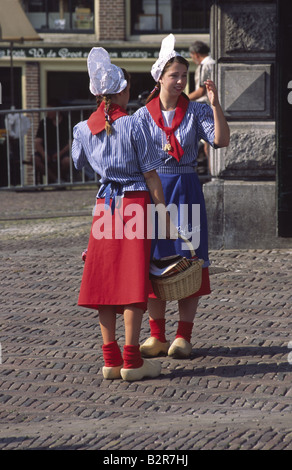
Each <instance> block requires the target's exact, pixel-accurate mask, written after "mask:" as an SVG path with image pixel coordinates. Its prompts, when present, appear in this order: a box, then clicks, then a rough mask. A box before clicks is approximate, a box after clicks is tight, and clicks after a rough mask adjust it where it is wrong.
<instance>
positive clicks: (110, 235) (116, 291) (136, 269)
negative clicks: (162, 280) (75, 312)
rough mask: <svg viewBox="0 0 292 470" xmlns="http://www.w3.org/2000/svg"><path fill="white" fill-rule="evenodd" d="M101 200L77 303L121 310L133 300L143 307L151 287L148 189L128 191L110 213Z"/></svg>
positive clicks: (93, 224) (94, 219)
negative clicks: (108, 306)
mask: <svg viewBox="0 0 292 470" xmlns="http://www.w3.org/2000/svg"><path fill="white" fill-rule="evenodd" d="M104 203H105V200H104V199H97V203H96V207H95V214H94V217H93V221H92V227H91V233H90V237H89V243H88V247H87V255H86V261H85V263H84V271H83V276H82V281H81V287H80V293H79V299H78V305H80V306H82V307H87V308H93V309H98V308H99V306H102V305H113V306H116V311H117V313H122V312H123V307H124V306H125V305H130V304H133V305H134V306H136V307H139V308H142V309H143V310H144V311H145V310H146V309H147V299H148V293H149V289H150V280H149V266H150V252H151V239H150V238H148V237H147V204H150V203H151V201H150V196H149V193H148V191H132V192H131V191H128V192H127V193H125V195H124V197H123V198H120V200H119V203H121V206H120V207H118V205H117V206H116V208H115V210H114V213H113V214H112V213H111V210H110V209H108V210H105V206H104ZM110 204H112V199H111V200H110ZM132 204H134V205H135V206H132Z"/></svg>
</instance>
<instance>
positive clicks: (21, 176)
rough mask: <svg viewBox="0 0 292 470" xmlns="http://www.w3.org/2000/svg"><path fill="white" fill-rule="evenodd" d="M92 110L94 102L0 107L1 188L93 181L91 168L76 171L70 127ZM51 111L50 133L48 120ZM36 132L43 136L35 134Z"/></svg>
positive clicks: (71, 129) (71, 128) (86, 183)
mask: <svg viewBox="0 0 292 470" xmlns="http://www.w3.org/2000/svg"><path fill="white" fill-rule="evenodd" d="M94 109H96V105H88V106H66V107H58V108H53V107H48V108H35V109H21V110H16V109H11V110H1V111H0V189H25V188H31V189H34V188H43V187H49V186H52V187H58V186H64V185H65V186H68V185H88V184H96V183H97V182H98V175H96V173H94V171H93V170H92V169H91V167H90V166H89V165H88V167H85V168H83V170H82V171H77V170H76V169H75V167H74V164H73V161H72V158H71V147H72V132H73V127H74V125H75V124H76V123H77V122H79V121H82V120H85V119H87V118H88V117H89V115H90V114H91V113H92V111H93V110H94ZM52 112H54V113H55V126H54V127H53V129H54V131H55V132H53V134H52V124H51V123H50V122H49V113H52ZM39 132H40V135H41V136H42V138H40V137H38V135H39ZM64 133H65V135H66V137H64ZM37 137H38V138H37ZM64 139H66V141H67V151H65V153H64V148H62V146H63V145H64ZM41 142H42V147H43V149H42V151H41V152H40V148H39V146H40V143H41ZM52 149H53V153H54V155H52ZM65 150H66V149H65ZM65 160H66V165H63V163H64V161H65Z"/></svg>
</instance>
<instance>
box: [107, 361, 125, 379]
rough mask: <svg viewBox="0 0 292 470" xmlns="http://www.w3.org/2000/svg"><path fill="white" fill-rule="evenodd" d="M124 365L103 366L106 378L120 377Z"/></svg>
mask: <svg viewBox="0 0 292 470" xmlns="http://www.w3.org/2000/svg"><path fill="white" fill-rule="evenodd" d="M122 367H123V364H121V365H120V366H115V367H106V366H103V368H102V374H103V378H104V379H106V380H115V379H120V378H121V368H122Z"/></svg>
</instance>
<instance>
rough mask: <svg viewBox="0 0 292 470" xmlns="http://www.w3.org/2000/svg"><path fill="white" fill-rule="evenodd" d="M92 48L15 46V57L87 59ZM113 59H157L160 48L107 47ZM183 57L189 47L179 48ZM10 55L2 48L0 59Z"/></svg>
mask: <svg viewBox="0 0 292 470" xmlns="http://www.w3.org/2000/svg"><path fill="white" fill-rule="evenodd" d="M90 49H91V48H76V47H35V46H34V47H19V48H17V47H15V48H14V50H13V58H15V59H19V58H23V59H26V58H29V59H86V58H87V56H88V54H89V51H90ZM107 51H108V53H109V55H110V57H111V58H112V59H157V57H158V54H159V50H158V49H157V50H155V49H154V48H153V49H152V48H139V49H138V48H135V49H132V48H107ZM177 52H178V53H179V54H180V55H182V56H183V57H186V58H187V57H189V56H190V55H189V51H188V49H187V48H181V49H178V50H177ZM9 57H10V48H9V47H6V48H5V47H2V48H0V59H3V58H9Z"/></svg>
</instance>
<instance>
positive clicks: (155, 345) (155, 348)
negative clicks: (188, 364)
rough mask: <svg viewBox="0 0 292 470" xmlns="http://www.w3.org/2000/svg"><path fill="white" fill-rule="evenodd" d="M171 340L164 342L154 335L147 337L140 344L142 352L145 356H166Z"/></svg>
mask: <svg viewBox="0 0 292 470" xmlns="http://www.w3.org/2000/svg"><path fill="white" fill-rule="evenodd" d="M169 344H170V343H169V341H166V342H165V343H162V342H161V341H159V340H158V339H157V338H155V337H154V336H150V338H148V339H146V341H145V342H144V343H143V344H142V345H141V346H140V352H141V355H142V356H143V357H158V356H166V355H167V352H168V348H169Z"/></svg>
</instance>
